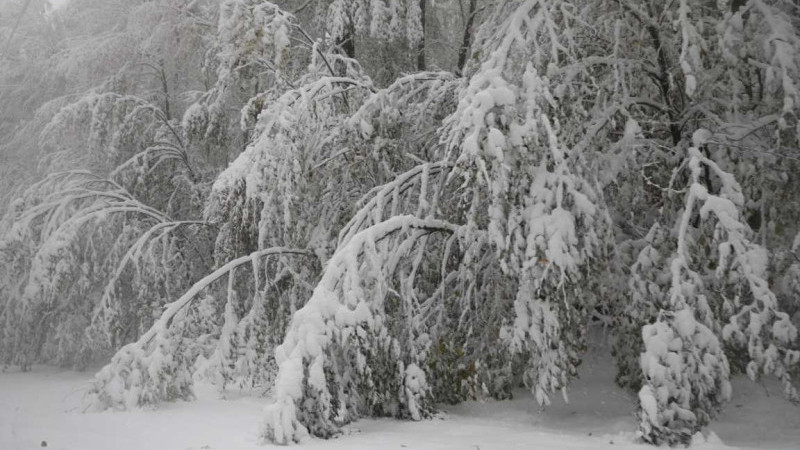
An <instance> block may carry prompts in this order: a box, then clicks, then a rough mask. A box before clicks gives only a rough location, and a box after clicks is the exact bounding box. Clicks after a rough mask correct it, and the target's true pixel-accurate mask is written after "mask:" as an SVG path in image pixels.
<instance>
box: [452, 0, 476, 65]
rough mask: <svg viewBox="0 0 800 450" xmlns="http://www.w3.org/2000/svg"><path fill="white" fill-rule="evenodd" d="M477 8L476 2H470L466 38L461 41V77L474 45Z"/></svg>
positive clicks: (465, 31) (459, 62)
mask: <svg viewBox="0 0 800 450" xmlns="http://www.w3.org/2000/svg"><path fill="white" fill-rule="evenodd" d="M476 8H477V1H476V0H469V12H468V14H467V23H466V26H465V27H464V38H463V39H462V40H461V49H460V50H459V51H458V67H457V68H456V73H458V74H459V75H461V74H463V73H464V66H465V65H466V64H467V54H468V53H469V47H470V45H472V26H473V23H474V21H475V10H476Z"/></svg>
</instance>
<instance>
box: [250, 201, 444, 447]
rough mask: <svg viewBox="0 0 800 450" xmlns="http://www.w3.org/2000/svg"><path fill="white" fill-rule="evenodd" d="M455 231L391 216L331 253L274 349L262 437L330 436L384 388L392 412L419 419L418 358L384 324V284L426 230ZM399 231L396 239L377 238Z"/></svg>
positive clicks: (422, 400) (422, 394) (422, 408)
mask: <svg viewBox="0 0 800 450" xmlns="http://www.w3.org/2000/svg"><path fill="white" fill-rule="evenodd" d="M457 231H458V227H456V226H454V225H451V224H449V223H447V222H443V221H441V220H434V219H420V218H417V217H414V216H395V217H392V218H390V219H388V220H386V221H383V222H380V223H377V224H375V225H373V226H371V227H369V228H366V229H364V230H362V231H361V232H359V233H357V234H355V235H354V236H353V237H352V238H351V239H350V240H349V241H347V243H346V244H344V245H343V246H342V247H340V248H339V249H338V250H337V251H336V253H335V254H334V255H333V257H332V258H331V259H330V260H329V261H328V263H327V266H326V268H325V271H324V273H323V275H322V279H321V281H320V282H319V284H318V285H317V287H316V288H315V289H314V293H313V295H312V296H311V298H310V299H309V300H308V302H307V303H306V304H305V306H303V308H301V309H299V310H298V311H297V312H296V313H295V314H294V316H293V317H292V322H291V324H290V326H289V330H288V332H287V334H286V338H285V339H284V342H283V344H281V345H280V346H279V347H278V348H277V350H276V359H277V362H278V370H279V371H278V377H277V381H276V391H275V395H276V401H275V404H273V405H271V406H269V407H268V408H267V410H266V412H265V423H264V431H263V435H264V436H265V437H266V438H268V439H269V440H271V441H273V442H275V443H279V444H288V443H291V442H298V441H299V440H301V439H303V438H304V437H305V436H307V435H308V433H311V434H314V435H316V436H322V437H326V436H330V435H332V434H335V433H336V432H337V430H338V428H339V426H341V425H342V424H345V423H347V422H350V421H352V420H354V419H355V418H357V417H359V416H360V415H361V414H363V413H365V412H367V411H368V410H370V409H371V408H383V407H385V405H384V406H382V405H381V404H373V401H372V400H370V399H371V398H373V395H371V394H370V392H389V395H390V396H392V398H393V399H394V400H393V403H396V404H397V406H396V407H395V409H394V410H389V411H387V412H390V413H391V414H392V415H396V416H406V417H410V418H413V419H417V420H419V419H420V418H421V417H423V416H424V415H425V414H426V411H427V410H428V409H429V407H430V405H429V404H428V403H427V400H426V397H427V389H428V388H427V383H426V381H425V373H424V372H423V370H422V369H421V368H420V364H421V362H422V361H420V360H419V359H418V355H407V354H405V352H404V351H402V350H401V348H400V347H399V345H398V342H397V341H396V337H394V336H392V335H391V334H389V329H387V325H386V320H387V318H386V317H385V314H386V312H385V305H384V301H385V297H386V295H387V293H388V292H387V289H388V284H387V283H388V279H389V278H391V277H392V276H393V273H394V270H395V269H394V268H395V265H396V263H397V261H398V258H399V257H401V256H403V255H404V254H407V252H408V251H409V250H410V249H411V248H412V246H413V245H414V243H416V242H417V241H419V240H420V239H423V238H424V236H426V235H428V234H430V233H447V234H451V233H455V232H457ZM398 233H399V236H400V238H399V239H396V240H392V241H391V242H390V241H386V243H384V242H383V241H385V240H387V238H389V237H391V236H392V235H395V234H398ZM389 242H390V243H389ZM387 244H388V245H387ZM408 350H410V349H406V351H408ZM385 358H388V359H385ZM381 361H382V362H381ZM360 386H361V387H360ZM390 386H391V387H396V389H397V390H392V389H391V388H390ZM362 387H366V389H368V391H364V390H363V389H364V388H362ZM381 403H383V402H381Z"/></svg>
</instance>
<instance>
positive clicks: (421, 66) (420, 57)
mask: <svg viewBox="0 0 800 450" xmlns="http://www.w3.org/2000/svg"><path fill="white" fill-rule="evenodd" d="M425 7H426V0H419V9H420V22H421V25H422V37H421V38H420V40H419V44H417V70H418V71H420V72H423V71H425V70H427V66H426V64H425V28H426V27H425V18H426V15H425Z"/></svg>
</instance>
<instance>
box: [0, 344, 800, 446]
mask: <svg viewBox="0 0 800 450" xmlns="http://www.w3.org/2000/svg"><path fill="white" fill-rule="evenodd" d="M581 373H582V376H581V378H580V379H579V380H576V382H575V383H574V384H573V386H572V388H571V390H570V393H569V394H570V403H568V404H565V403H564V401H563V400H562V399H561V398H560V397H557V398H554V401H553V405H551V406H550V407H548V408H547V410H546V411H541V410H540V408H539V406H538V405H537V404H536V402H535V401H534V400H533V398H532V397H531V396H530V395H526V393H525V392H519V393H518V395H517V396H516V398H515V399H514V400H512V401H507V402H493V401H492V402H486V403H467V404H462V405H455V406H443V407H442V410H443V412H442V413H441V414H440V415H439V416H438V417H437V418H435V419H432V420H427V421H422V422H416V423H415V422H401V421H395V420H390V419H377V420H373V419H370V420H362V421H359V422H357V423H355V424H353V425H351V426H349V427H348V428H347V434H346V435H345V436H342V437H340V438H338V439H335V440H332V441H321V440H311V441H308V442H306V443H305V444H303V445H301V446H297V447H296V448H298V449H306V448H308V449H314V448H319V449H322V448H325V449H382V450H383V449H385V450H389V449H403V448H407V449H431V450H435V449H468V450H490V449H497V450H506V449H508V450H512V449H531V448H536V449H580V448H623V449H629V448H645V449H646V448H652V447H648V446H644V445H638V444H635V443H633V442H632V439H633V431H634V429H635V426H636V422H635V420H634V417H633V414H632V411H633V409H634V407H633V401H634V398H633V397H632V396H631V395H629V394H628V393H626V392H625V391H622V390H620V389H619V388H617V387H616V386H615V385H614V384H613V368H612V367H611V358H610V355H608V353H607V351H605V349H604V348H600V349H595V350H594V351H592V352H591V353H590V354H589V355H587V357H586V360H585V361H584V363H583V365H582V366H581ZM91 375H92V374H91V373H79V372H72V371H63V370H59V369H54V368H48V367H37V368H36V369H35V370H34V372H32V373H19V372H8V373H0V449H2V450H24V449H34V448H41V442H42V441H43V440H44V441H47V444H48V448H49V449H74V450H108V449H113V450H129V449H130V450H133V449H136V450H142V449H148V450H162V449H163V450H201V449H210V450H213V449H219V450H244V449H263V448H265V447H267V446H265V445H262V444H259V443H258V441H257V437H256V436H257V430H258V426H259V418H260V412H261V409H262V408H263V406H264V405H266V404H268V403H269V400H265V399H254V398H246V397H244V398H237V399H233V400H227V401H226V400H220V399H217V398H216V396H215V395H213V394H207V393H200V394H199V397H200V398H199V400H197V401H195V402H189V403H177V404H169V405H163V406H161V407H160V408H159V409H157V410H154V411H134V412H123V413H115V412H106V413H99V414H81V412H80V410H79V408H80V407H79V405H80V404H81V397H82V395H83V389H85V388H86V387H87V386H88V382H89V380H90V379H91ZM733 386H734V394H733V400H732V401H731V403H730V404H729V405H728V408H727V410H726V411H725V412H724V413H723V414H722V416H721V417H720V419H719V420H718V421H716V422H715V423H714V424H713V425H712V427H711V429H712V430H713V431H714V432H716V434H717V435H718V436H719V439H721V441H719V440H716V439H715V437H714V436H713V435H712V437H711V438H710V439H709V442H703V443H700V444H698V445H695V446H694V448H701V449H716V448H727V446H738V447H753V448H786V449H790V448H800V408H797V407H795V406H792V405H791V404H789V403H788V402H786V401H785V400H783V399H782V397H781V395H780V390H779V385H778V384H777V383H769V382H768V383H766V385H764V386H762V385H758V384H754V383H751V382H750V381H748V380H746V379H744V378H741V377H740V378H735V379H734V381H733ZM767 393H768V395H767ZM723 442H724V444H723Z"/></svg>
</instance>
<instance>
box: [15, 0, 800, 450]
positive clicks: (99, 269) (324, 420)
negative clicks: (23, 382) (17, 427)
mask: <svg viewBox="0 0 800 450" xmlns="http://www.w3.org/2000/svg"><path fill="white" fill-rule="evenodd" d="M798 328H800V3H798V2H797V1H795V0H667V1H663V0H480V1H478V0H282V1H281V0H273V1H266V0H62V1H58V2H55V1H49V0H0V367H5V368H6V369H8V370H20V371H22V372H28V371H32V372H35V371H36V370H37V367H41V366H42V365H46V366H59V367H65V368H70V369H76V370H91V371H92V373H94V372H96V373H95V374H94V375H93V382H92V384H91V388H90V390H89V392H88V393H87V395H86V398H85V403H86V410H87V412H91V411H94V412H99V411H106V410H114V411H123V410H126V411H127V410H137V409H140V408H143V407H144V408H152V407H155V406H156V405H162V404H166V403H169V402H176V401H179V400H191V399H193V398H194V397H195V387H196V386H197V385H199V384H200V383H203V384H210V385H213V386H214V387H215V389H217V390H218V392H219V393H220V395H223V394H224V393H230V392H237V393H244V394H247V395H255V396H269V397H270V398H272V399H273V400H274V401H273V402H272V403H270V404H269V405H268V406H267V407H266V408H265V409H264V411H263V412H262V413H261V416H260V417H259V419H258V420H259V423H260V429H259V431H258V433H259V434H258V435H259V437H260V438H261V439H263V440H264V441H265V442H268V443H270V442H271V443H275V444H292V443H300V442H304V441H306V440H307V439H309V438H311V439H313V438H330V437H335V436H338V435H340V434H341V433H342V430H343V427H345V426H346V425H348V424H350V423H353V422H355V421H357V420H359V419H361V418H369V417H393V418H399V419H407V420H411V421H420V420H426V419H429V418H431V417H433V416H435V415H436V414H437V410H438V408H439V405H443V404H446V405H452V404H457V403H462V402H470V401H476V400H478V401H489V400H505V399H510V398H512V397H514V396H517V395H519V392H520V388H524V389H525V390H526V391H527V393H526V394H525V395H529V396H532V398H533V399H534V400H535V402H536V403H537V404H538V405H541V406H542V407H546V406H547V405H549V404H550V403H551V402H552V401H553V400H554V399H555V398H556V397H562V396H563V397H564V398H565V399H566V398H568V395H569V392H570V390H569V388H570V385H571V383H573V382H574V380H575V379H576V377H577V376H578V375H579V371H580V368H581V362H582V360H583V359H584V357H585V355H586V354H587V351H588V349H589V347H590V344H591V342H590V341H591V340H592V338H591V335H592V332H593V330H596V329H602V330H605V332H606V333H607V336H608V339H609V342H610V344H609V346H610V348H611V350H610V354H611V358H612V359H613V367H614V381H615V382H616V384H617V385H618V386H619V387H621V388H623V389H625V390H626V391H629V392H630V393H631V395H632V398H634V399H635V400H636V401H635V405H634V404H632V406H631V410H630V411H629V413H630V414H632V415H635V417H636V439H637V442H643V443H647V444H654V445H662V444H668V445H686V444H689V443H691V441H692V436H694V435H695V434H696V433H697V432H698V431H701V430H703V429H704V428H705V427H706V426H708V425H709V424H713V422H714V419H715V418H716V417H717V416H718V415H719V414H720V412H721V411H723V410H724V409H725V408H726V407H727V406H728V403H729V400H730V398H731V396H732V395H733V389H732V384H731V380H732V378H733V377H735V376H738V375H739V374H743V375H745V376H747V377H748V378H749V379H751V380H752V382H754V383H762V382H763V380H766V379H771V380H776V381H775V382H776V383H779V385H780V388H781V390H782V391H783V392H782V393H783V396H784V397H785V400H782V401H785V402H790V403H794V405H795V406H794V408H795V411H796V414H797V417H800V408H798V403H800V394H799V393H798V389H800V337H799V336H798Z"/></svg>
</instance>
